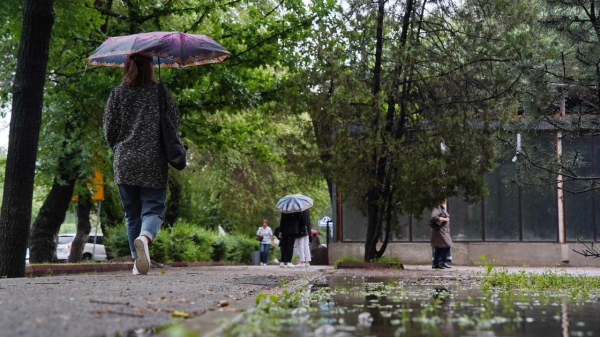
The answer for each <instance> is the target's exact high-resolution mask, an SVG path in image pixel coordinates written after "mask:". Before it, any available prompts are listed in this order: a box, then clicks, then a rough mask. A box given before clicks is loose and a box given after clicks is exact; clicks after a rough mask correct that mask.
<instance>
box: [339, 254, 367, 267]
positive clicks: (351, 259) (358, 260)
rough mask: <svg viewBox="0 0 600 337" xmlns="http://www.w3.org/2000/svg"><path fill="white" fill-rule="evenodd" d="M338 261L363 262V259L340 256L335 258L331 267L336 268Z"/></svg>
mask: <svg viewBox="0 0 600 337" xmlns="http://www.w3.org/2000/svg"><path fill="white" fill-rule="evenodd" d="M340 262H363V260H361V259H359V258H356V257H353V256H342V257H340V258H339V259H337V260H335V262H334V263H333V268H336V269H337V267H338V266H339V264H340Z"/></svg>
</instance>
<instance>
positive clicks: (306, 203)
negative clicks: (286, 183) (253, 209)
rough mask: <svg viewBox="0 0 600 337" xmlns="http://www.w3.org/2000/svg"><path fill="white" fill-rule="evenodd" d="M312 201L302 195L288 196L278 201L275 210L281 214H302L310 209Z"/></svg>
mask: <svg viewBox="0 0 600 337" xmlns="http://www.w3.org/2000/svg"><path fill="white" fill-rule="evenodd" d="M312 205H313V200H312V199H311V198H309V197H307V196H305V195H302V194H290V195H286V196H285V197H283V198H281V199H279V201H278V202H277V206H275V209H277V210H278V211H281V212H283V213H295V212H302V211H304V210H306V209H309V208H311V207H312Z"/></svg>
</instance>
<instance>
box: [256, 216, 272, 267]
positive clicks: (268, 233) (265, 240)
mask: <svg viewBox="0 0 600 337" xmlns="http://www.w3.org/2000/svg"><path fill="white" fill-rule="evenodd" d="M256 235H257V236H260V237H262V241H261V242H260V265H261V266H266V265H267V263H269V252H270V250H271V242H272V241H273V231H272V230H271V227H269V226H268V222H267V219H264V220H263V222H262V226H260V227H258V231H257V232H256Z"/></svg>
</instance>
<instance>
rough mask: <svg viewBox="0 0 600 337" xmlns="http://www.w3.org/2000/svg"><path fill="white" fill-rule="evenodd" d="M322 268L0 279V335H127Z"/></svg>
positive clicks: (231, 304)
mask: <svg viewBox="0 0 600 337" xmlns="http://www.w3.org/2000/svg"><path fill="white" fill-rule="evenodd" d="M327 269H330V267H323V268H320V267H316V266H313V267H310V268H279V267H278V266H262V267H261V266H219V267H192V268H164V269H152V270H151V272H150V273H149V274H148V275H146V276H133V275H132V274H131V272H130V271H123V272H110V273H93V274H77V275H65V276H50V277H33V278H19V279H2V280H0V327H2V328H1V329H0V336H1V337H4V336H11V337H12V336H27V337H36V336H40V337H41V336H45V337H47V336H77V337H80V336H115V335H116V334H117V333H119V334H120V335H121V336H127V334H128V333H131V332H133V331H135V330H139V331H143V330H144V329H148V328H152V327H156V326H160V325H163V324H165V323H168V322H171V321H173V320H176V319H178V318H177V317H178V316H186V315H189V316H191V317H197V316H202V315H205V314H206V313H207V312H210V311H213V310H219V309H220V306H224V305H225V304H227V306H226V307H225V308H224V310H237V309H236V306H237V304H238V303H240V302H241V301H244V300H245V299H246V300H247V299H253V298H254V296H256V295H257V294H258V293H260V292H264V291H268V290H273V289H277V288H278V287H280V286H283V285H285V284H286V283H288V282H292V281H294V280H298V279H304V278H307V277H309V276H311V275H316V274H320V273H322V272H324V271H326V270H327ZM140 329H141V330H140ZM132 335H133V336H136V335H135V334H132Z"/></svg>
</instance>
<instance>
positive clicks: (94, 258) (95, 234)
mask: <svg viewBox="0 0 600 337" xmlns="http://www.w3.org/2000/svg"><path fill="white" fill-rule="evenodd" d="M97 204H98V215H97V216H96V232H95V233H94V247H93V248H92V262H94V261H96V239H97V238H98V225H99V224H100V208H101V207H102V201H98V202H97Z"/></svg>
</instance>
